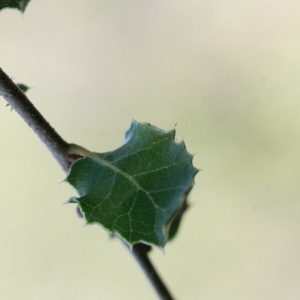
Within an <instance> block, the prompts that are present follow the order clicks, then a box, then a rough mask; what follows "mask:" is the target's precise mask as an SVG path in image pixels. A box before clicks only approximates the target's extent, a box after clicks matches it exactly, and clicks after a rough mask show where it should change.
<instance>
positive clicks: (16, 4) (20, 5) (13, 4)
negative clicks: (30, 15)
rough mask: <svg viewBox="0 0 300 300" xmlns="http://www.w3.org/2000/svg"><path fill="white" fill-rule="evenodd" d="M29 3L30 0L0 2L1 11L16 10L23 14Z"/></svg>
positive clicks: (0, 0) (4, 0)
mask: <svg viewBox="0 0 300 300" xmlns="http://www.w3.org/2000/svg"><path fill="white" fill-rule="evenodd" d="M29 1H30V0H0V10H1V9H3V8H16V9H19V10H20V11H21V12H22V13H23V12H24V11H25V9H26V7H27V5H28V3H29Z"/></svg>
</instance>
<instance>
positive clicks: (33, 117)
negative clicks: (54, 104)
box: [0, 68, 70, 172]
mask: <svg viewBox="0 0 300 300" xmlns="http://www.w3.org/2000/svg"><path fill="white" fill-rule="evenodd" d="M0 96H2V97H3V98H4V99H5V100H6V101H7V103H8V104H9V105H10V106H11V108H12V109H13V110H14V111H16V112H17V113H18V114H19V115H20V116H21V117H22V119H23V120H24V121H25V122H26V123H27V124H28V126H29V127H30V128H31V129H32V130H33V131H34V132H35V133H36V134H37V136H38V137H39V138H40V139H41V141H42V142H43V143H44V144H45V145H46V147H47V148H48V150H49V151H50V152H51V154H52V155H53V156H54V158H55V159H56V160H57V162H58V163H59V165H60V166H61V168H62V169H63V170H64V171H65V172H67V171H68V169H69V167H70V161H69V160H68V149H69V144H68V143H67V142H66V141H65V140H63V139H62V138H61V137H60V135H59V134H58V133H57V132H56V131H55V130H54V128H53V127H51V125H50V124H49V123H48V122H47V121H46V120H45V118H44V117H43V116H42V115H41V114H40V112H39V111H38V110H37V109H36V108H35V106H34V105H33V104H32V103H31V102H30V101H29V99H28V98H27V97H26V95H25V94H24V93H23V92H22V91H21V90H20V89H19V87H18V86H17V85H16V84H15V83H14V82H13V81H12V80H11V79H10V78H9V76H7V74H5V72H4V71H3V70H2V69H1V68H0Z"/></svg>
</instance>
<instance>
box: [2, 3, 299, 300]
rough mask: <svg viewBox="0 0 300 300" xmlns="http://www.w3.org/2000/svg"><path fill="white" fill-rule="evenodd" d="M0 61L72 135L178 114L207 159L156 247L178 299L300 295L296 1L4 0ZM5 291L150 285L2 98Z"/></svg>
mask: <svg viewBox="0 0 300 300" xmlns="http://www.w3.org/2000/svg"><path fill="white" fill-rule="evenodd" d="M0 67H2V68H3V70H4V71H5V72H7V73H8V74H9V75H10V76H12V77H13V78H14V79H15V80H16V82H23V83H26V84H28V85H31V86H33V87H34V89H32V90H30V91H29V92H28V97H29V98H30V99H31V100H32V102H33V103H34V104H35V105H36V106H37V107H38V109H40V111H41V112H42V113H43V114H44V116H45V117H46V118H47V119H48V120H49V122H50V123H51V124H52V125H53V126H54V127H55V128H56V129H57V130H58V132H59V133H60V134H61V135H62V136H63V137H64V138H65V139H66V140H68V141H70V142H75V143H77V144H80V145H82V146H84V147H86V148H88V149H90V150H96V151H99V152H104V151H109V150H113V149H115V148H117V147H119V146H120V145H122V143H123V140H124V133H125V131H126V130H127V129H128V127H129V125H130V122H131V119H132V118H135V119H136V120H137V121H144V122H150V123H152V124H154V125H156V126H158V127H160V128H162V129H165V130H169V129H172V128H173V127H174V125H175V123H177V132H178V134H177V138H178V140H181V139H182V137H183V136H184V139H185V141H186V144H187V147H188V150H189V151H190V152H191V153H196V156H195V158H194V163H195V165H196V167H198V168H201V169H202V171H201V172H200V173H199V174H198V175H197V178H196V186H195V188H194V190H193V192H192V194H191V197H190V201H191V203H192V208H191V209H190V211H189V212H188V213H187V215H186V218H185V219H184V222H183V224H182V228H181V231H180V234H179V236H178V237H177V239H176V240H175V241H174V242H172V243H171V244H170V245H168V246H167V247H166V249H165V252H164V253H163V252H161V251H159V250H155V251H154V252H153V254H152V258H153V260H154V262H155V264H156V265H157V266H158V269H159V271H160V273H161V274H162V275H163V278H164V279H165V281H166V282H167V283H168V285H169V286H170V287H171V289H172V291H173V293H174V295H176V298H177V299H191V300H198V299H209V300H210V299H216V300H223V299H228V300H232V299H233V300H235V299H237V300H241V299H271V300H276V299H278V300H279V299H280V300H281V299H299V298H300V285H299V283H300V219H299V218H300V201H299V194H300V182H299V181H300V176H299V175H300V159H299V155H300V142H299V135H300V118H299V112H300V84H299V83H300V2H299V1H267V0H260V1H237V0H236V1H183V0H182V1H141V0H139V1H132V0H128V1H112V0H109V1H99V0H93V1H71V0H68V1H58V0H55V1H37V0H32V3H30V4H29V6H28V8H27V11H26V12H25V15H24V16H23V18H22V16H21V15H20V13H18V12H17V11H13V10H4V11H1V12H0ZM0 145H1V148H0V180H1V189H0V201H1V202H0V203H1V210H0V299H1V300H2V299H3V300H6V299H8V300H15V299H16V300H19V299H20V300H21V299H22V300H25V299H30V300H31V299H32V300H37V299H43V300H48V299H58V300H65V299H68V300H69V299H72V300H81V299H84V300H96V299H128V300H131V299H141V300H143V299H145V300H150V299H156V295H155V294H154V293H153V291H152V289H151V287H150V286H149V285H148V282H147V281H146V279H145V278H144V277H143V275H142V273H141V271H140V269H139V268H138V266H137V265H136V264H135V262H134V261H133V260H132V258H131V256H130V255H129V254H128V253H127V250H126V249H124V247H123V246H122V245H121V244H120V243H119V242H118V241H116V240H113V241H112V240H109V238H108V236H107V234H106V232H104V230H102V229H101V228H100V227H97V226H89V227H83V221H82V220H80V219H78V218H77V217H76V214H75V206H74V205H66V206H62V203H63V202H65V201H66V200H67V199H68V198H69V197H70V196H72V195H75V194H76V193H75V191H73V189H72V188H71V187H69V186H68V185H67V184H65V183H60V181H61V180H63V178H64V174H63V172H62V171H61V170H60V168H59V166H58V165H57V164H56V163H55V161H54V160H53V158H52V157H51V155H50V154H49V153H48V152H47V150H46V148H45V147H44V146H43V145H42V144H41V143H40V141H39V140H38V138H37V137H36V136H35V135H34V134H33V133H32V132H31V130H30V129H29V128H28V127H27V125H25V124H24V122H23V121H22V120H21V119H20V117H19V116H18V115H17V114H16V113H15V112H10V109H9V108H6V107H5V101H4V100H3V99H0Z"/></svg>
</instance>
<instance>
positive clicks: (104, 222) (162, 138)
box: [66, 120, 198, 248]
mask: <svg viewBox="0 0 300 300" xmlns="http://www.w3.org/2000/svg"><path fill="white" fill-rule="evenodd" d="M80 149H82V148H80V147H78V151H77V150H76V147H75V148H74V147H73V154H80V155H82V156H83V158H82V159H79V160H77V161H76V162H75V163H74V164H73V165H72V167H71V169H70V172H69V175H68V176H67V178H66V181H67V182H68V183H70V184H71V185H72V186H73V187H75V189H76V190H77V191H78V194H79V195H80V197H72V198H71V199H70V200H69V201H68V202H69V203H77V204H78V206H79V209H80V211H81V212H82V214H83V216H84V218H85V220H86V222H87V224H98V225H101V226H102V227H104V228H105V229H106V230H107V231H108V232H109V233H113V234H117V235H119V236H120V237H121V238H122V239H123V240H124V241H125V242H126V243H128V245H129V246H132V245H134V244H136V243H139V242H142V243H145V244H149V245H154V246H158V247H161V248H163V247H164V246H165V244H166V242H167V241H168V238H169V230H170V228H172V227H174V226H172V223H173V221H174V220H176V216H178V214H179V213H180V212H181V211H182V207H183V205H185V201H186V198H187V195H188V193H189V192H190V190H191V189H192V187H193V185H194V177H195V175H196V173H197V172H198V169H196V168H195V167H194V166H193V164H192V155H191V154H189V153H188V152H187V151H186V147H185V143H184V142H183V141H182V142H179V143H176V142H175V130H171V131H163V130H161V129H158V128H157V127H155V126H152V125H150V124H149V123H138V122H136V121H134V120H133V121H132V124H131V127H130V129H129V130H128V131H127V132H126V139H125V144H124V145H123V146H121V147H120V148H118V149H116V150H114V151H111V152H106V153H102V154H100V153H94V152H89V151H84V155H83V152H82V151H81V150H80ZM177 220H178V218H177ZM176 231H177V229H176ZM173 236H174V233H173V234H172V237H171V236H170V238H173Z"/></svg>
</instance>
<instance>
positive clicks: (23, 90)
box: [17, 83, 30, 93]
mask: <svg viewBox="0 0 300 300" xmlns="http://www.w3.org/2000/svg"><path fill="white" fill-rule="evenodd" d="M17 86H18V87H19V89H20V90H22V92H23V93H26V92H27V91H28V90H29V89H30V87H29V86H27V85H25V84H23V83H17Z"/></svg>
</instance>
